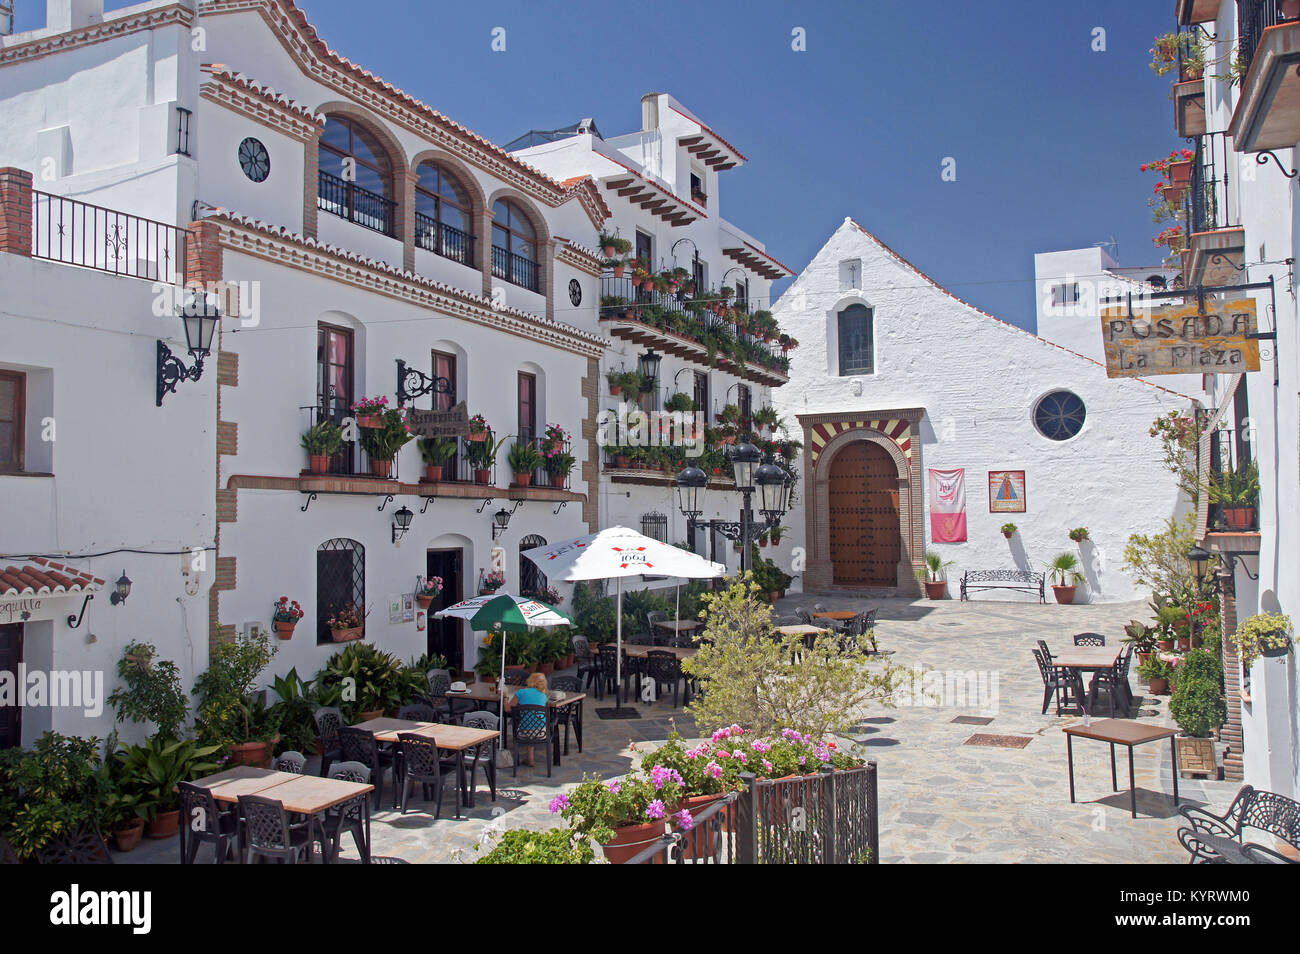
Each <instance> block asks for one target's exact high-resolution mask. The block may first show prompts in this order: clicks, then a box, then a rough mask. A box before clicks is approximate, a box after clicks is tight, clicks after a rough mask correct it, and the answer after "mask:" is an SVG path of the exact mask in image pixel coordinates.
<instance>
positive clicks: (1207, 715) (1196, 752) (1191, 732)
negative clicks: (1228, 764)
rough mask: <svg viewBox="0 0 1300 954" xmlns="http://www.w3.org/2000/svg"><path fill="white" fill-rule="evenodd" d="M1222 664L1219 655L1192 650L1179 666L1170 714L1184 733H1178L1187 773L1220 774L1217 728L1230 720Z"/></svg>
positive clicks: (1182, 765)
mask: <svg viewBox="0 0 1300 954" xmlns="http://www.w3.org/2000/svg"><path fill="white" fill-rule="evenodd" d="M1222 680H1223V667H1222V666H1221V665H1220V663H1219V660H1218V658H1217V657H1215V656H1212V655H1210V654H1209V653H1207V652H1206V651H1205V650H1203V649H1193V650H1192V651H1191V652H1189V653H1188V654H1187V655H1186V656H1184V657H1183V661H1182V663H1181V664H1180V665H1179V666H1178V684H1177V685H1176V686H1175V687H1174V694H1173V698H1171V699H1170V700H1169V714H1170V715H1171V716H1173V717H1174V721H1175V722H1177V723H1178V727H1179V728H1180V729H1182V730H1183V734H1182V735H1181V736H1178V737H1177V739H1176V741H1175V743H1174V744H1175V745H1176V746H1177V747H1178V767H1179V768H1180V769H1181V770H1183V771H1186V772H1198V773H1204V774H1209V775H1214V776H1217V775H1218V763H1217V761H1216V759H1215V756H1214V739H1213V738H1211V736H1212V735H1213V734H1214V730H1215V729H1217V728H1219V726H1221V725H1223V723H1225V722H1227V721H1228V707H1227V706H1226V705H1225V704H1224V701H1223V692H1222V690H1221V689H1220V686H1221V685H1222Z"/></svg>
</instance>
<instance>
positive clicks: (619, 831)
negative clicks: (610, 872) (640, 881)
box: [600, 821, 664, 865]
mask: <svg viewBox="0 0 1300 954" xmlns="http://www.w3.org/2000/svg"><path fill="white" fill-rule="evenodd" d="M663 833H664V823H663V822H662V821H652V822H646V823H645V824H644V825H624V826H623V827H621V828H616V829H614V837H613V838H611V839H610V840H609V841H607V842H605V843H604V844H602V845H601V846H600V847H601V849H602V850H603V851H604V852H605V860H606V861H608V862H609V863H610V864H611V865H622V864H626V863H627V862H629V861H631V860H632V859H633V858H635V857H636V856H637V855H639V854H640V853H641V852H643V851H645V849H647V848H649V847H650V845H651V844H653V843H654V842H655V841H657V840H658V839H659V838H660V837H661V836H662V835H663Z"/></svg>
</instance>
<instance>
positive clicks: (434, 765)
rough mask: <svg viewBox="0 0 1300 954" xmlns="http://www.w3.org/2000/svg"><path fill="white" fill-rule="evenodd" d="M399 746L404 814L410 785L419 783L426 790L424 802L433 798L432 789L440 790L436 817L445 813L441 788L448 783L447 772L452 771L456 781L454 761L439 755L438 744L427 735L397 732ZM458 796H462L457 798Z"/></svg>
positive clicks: (434, 814) (453, 779)
mask: <svg viewBox="0 0 1300 954" xmlns="http://www.w3.org/2000/svg"><path fill="white" fill-rule="evenodd" d="M397 744H398V745H399V746H401V749H402V777H401V782H400V784H401V787H402V814H403V815H405V814H406V801H407V798H408V796H409V795H410V793H411V786H412V785H413V784H415V783H417V782H418V783H419V784H420V786H421V787H422V788H423V793H424V800H425V801H426V802H427V801H429V799H430V798H431V797H432V796H430V794H429V790H430V789H434V790H436V791H437V793H438V794H437V805H436V806H435V808H434V812H433V817H434V818H437V817H438V816H439V815H441V814H442V789H443V786H444V785H445V784H446V778H445V776H446V774H447V773H446V772H445V771H444V770H445V769H450V770H451V773H450V774H451V778H452V781H453V782H454V781H455V778H456V762H455V759H444V758H442V757H441V756H440V755H439V754H438V743H437V742H435V741H434V740H433V739H431V738H429V737H428V736H427V735H416V734H415V733H414V732H399V733H397ZM457 797H459V796H457Z"/></svg>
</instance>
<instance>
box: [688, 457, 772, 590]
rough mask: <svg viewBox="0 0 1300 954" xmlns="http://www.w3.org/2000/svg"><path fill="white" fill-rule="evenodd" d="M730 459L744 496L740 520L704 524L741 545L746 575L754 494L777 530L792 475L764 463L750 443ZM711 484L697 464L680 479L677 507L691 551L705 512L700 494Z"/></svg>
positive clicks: (715, 521)
mask: <svg viewBox="0 0 1300 954" xmlns="http://www.w3.org/2000/svg"><path fill="white" fill-rule="evenodd" d="M730 456H731V469H732V473H733V476H734V477H735V480H736V489H737V490H738V491H740V495H741V503H740V520H739V521H738V522H730V521H726V520H708V521H704V522H703V523H704V525H705V526H707V527H709V528H710V529H711V530H716V531H718V532H719V533H721V534H722V535H723V536H724V537H727V538H728V539H730V540H738V541H739V542H740V572H741V573H742V574H743V573H746V572H747V571H749V570H750V569H752V568H753V567H752V565H751V559H750V549H751V547H752V546H753V539H754V510H753V506H752V504H753V495H754V491H755V490H757V491H758V502H759V511H760V512H761V513H762V514H763V519H764V523H765V524H766V525H767V526H768V527H772V526H775V525H776V524H778V523H779V522H780V520H781V517H782V516H784V514H785V512H786V508H787V501H788V500H789V494H788V483H789V475H788V474H787V473H786V472H785V471H784V470H783V469H782V468H780V467H778V466H777V465H776V464H774V463H772V462H771V461H770V460H769V461H767V462H765V463H764V462H763V455H762V453H761V452H760V451H759V449H758V448H757V447H755V446H754V445H753V444H751V443H750V442H749V441H747V440H746V441H742V442H741V443H739V444H737V445H736V446H735V448H734V449H733V450H732V451H731V455H730ZM708 482H709V480H708V477H707V475H705V473H704V471H702V470H700V468H698V467H696V466H695V465H694V464H688V465H687V467H686V469H685V470H683V471H682V472H681V473H680V474H678V475H677V503H678V507H679V508H680V509H681V512H682V516H684V517H685V518H686V525H687V533H688V534H689V537H690V542H691V547H692V549H693V548H694V546H695V529H696V526H697V525H698V524H699V523H700V522H701V521H700V516H701V515H702V514H703V512H704V508H703V506H702V501H701V497H700V494H701V492H702V491H703V490H704V488H705V487H706V486H707V485H708Z"/></svg>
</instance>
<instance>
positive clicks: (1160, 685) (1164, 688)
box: [1147, 679, 1169, 696]
mask: <svg viewBox="0 0 1300 954" xmlns="http://www.w3.org/2000/svg"><path fill="white" fill-rule="evenodd" d="M1147 686H1148V688H1150V690H1151V694H1152V695H1153V696H1167V695H1169V680H1168V679H1151V680H1148V681H1147Z"/></svg>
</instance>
